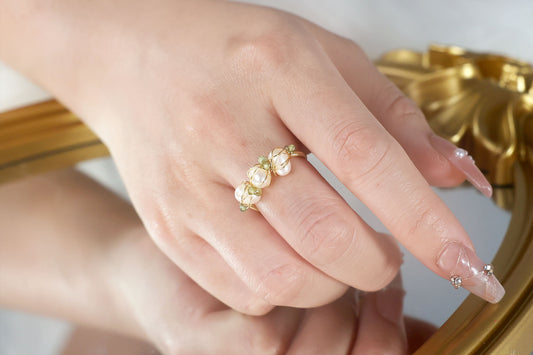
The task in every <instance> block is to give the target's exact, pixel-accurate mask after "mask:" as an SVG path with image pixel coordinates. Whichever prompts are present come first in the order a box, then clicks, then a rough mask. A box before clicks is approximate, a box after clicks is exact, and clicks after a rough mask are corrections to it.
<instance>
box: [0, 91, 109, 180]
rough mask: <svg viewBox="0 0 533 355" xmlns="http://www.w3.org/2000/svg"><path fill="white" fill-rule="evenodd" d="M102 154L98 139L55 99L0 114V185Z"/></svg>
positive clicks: (102, 147)
mask: <svg viewBox="0 0 533 355" xmlns="http://www.w3.org/2000/svg"><path fill="white" fill-rule="evenodd" d="M106 155H109V151H108V150H107V148H106V147H105V146H104V145H103V144H102V142H101V141H100V140H99V139H98V137H97V136H96V135H95V134H94V133H93V132H92V131H91V130H90V129H89V128H88V127H87V126H85V125H84V124H83V123H82V122H81V121H80V120H79V119H78V118H77V117H76V116H75V115H74V114H73V113H71V112H70V111H69V110H67V109H66V108H65V107H64V106H62V105H61V104H60V103H59V102H57V101H55V100H51V101H47V102H43V103H40V104H36V105H32V106H28V107H23V108H20V109H17V110H13V111H9V112H5V113H0V183H2V182H7V181H9V180H13V179H16V178H19V177H23V176H26V175H30V174H36V173H40V172H44V171H47V170H53V169H60V168H66V167H68V166H72V165H74V164H76V163H78V162H80V161H83V160H88V159H92V158H97V157H102V156H106Z"/></svg>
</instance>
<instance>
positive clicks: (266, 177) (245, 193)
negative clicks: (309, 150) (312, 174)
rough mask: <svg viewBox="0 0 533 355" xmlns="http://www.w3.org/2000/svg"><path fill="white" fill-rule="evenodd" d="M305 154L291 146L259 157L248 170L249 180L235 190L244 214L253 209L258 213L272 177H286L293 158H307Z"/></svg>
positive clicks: (276, 149) (275, 149)
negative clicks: (262, 197) (259, 203)
mask: <svg viewBox="0 0 533 355" xmlns="http://www.w3.org/2000/svg"><path fill="white" fill-rule="evenodd" d="M305 156H306V155H305V153H302V152H299V151H296V146H295V145H294V144H290V145H288V146H286V147H285V148H274V149H273V150H272V151H271V152H270V153H269V154H268V157H265V156H261V157H259V159H257V160H258V162H259V164H256V165H254V166H252V167H251V168H250V169H248V173H247V175H248V180H244V181H243V182H241V184H240V185H239V186H238V187H237V188H236V189H235V198H236V199H237V201H239V203H240V209H241V211H242V212H244V211H246V210H247V209H249V208H251V209H253V210H256V211H257V208H256V207H255V204H256V203H257V202H259V200H260V199H261V196H262V194H263V189H264V188H265V187H268V186H270V183H271V182H272V175H277V176H285V175H287V174H289V173H290V172H291V158H292V157H302V158H305Z"/></svg>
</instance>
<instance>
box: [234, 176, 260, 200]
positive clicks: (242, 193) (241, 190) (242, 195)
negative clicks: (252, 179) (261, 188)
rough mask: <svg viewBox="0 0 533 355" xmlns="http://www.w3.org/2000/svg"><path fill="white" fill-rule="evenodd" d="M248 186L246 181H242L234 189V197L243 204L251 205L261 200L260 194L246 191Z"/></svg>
mask: <svg viewBox="0 0 533 355" xmlns="http://www.w3.org/2000/svg"><path fill="white" fill-rule="evenodd" d="M250 186H251V185H250V183H249V182H248V181H243V182H241V184H240V185H239V186H237V188H236V189H235V199H236V200H237V201H239V202H240V203H242V204H243V205H253V204H256V203H257V202H259V200H261V196H257V195H250V193H248V188H249V187H250Z"/></svg>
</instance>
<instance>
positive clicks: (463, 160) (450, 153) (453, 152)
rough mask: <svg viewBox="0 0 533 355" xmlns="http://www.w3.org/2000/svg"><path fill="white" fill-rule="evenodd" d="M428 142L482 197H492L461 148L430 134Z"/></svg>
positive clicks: (490, 188) (481, 175)
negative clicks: (463, 175)
mask: <svg viewBox="0 0 533 355" xmlns="http://www.w3.org/2000/svg"><path fill="white" fill-rule="evenodd" d="M429 141H430V143H431V145H432V146H433V148H435V150H436V151H438V152H439V153H440V154H442V155H443V156H444V157H445V158H446V159H448V161H450V163H452V164H453V165H454V166H455V167H456V168H457V169H459V170H461V171H462V172H463V174H465V176H466V179H467V180H468V181H469V182H470V183H471V184H472V185H473V186H474V187H475V188H476V189H478V190H479V191H480V192H481V193H482V194H483V195H485V196H487V197H491V196H492V186H491V184H490V182H488V180H487V179H486V178H485V175H483V173H482V172H481V170H479V168H478V167H477V166H476V163H475V161H474V159H473V158H472V157H471V156H470V155H468V152H467V151H466V150H464V149H462V148H457V147H456V146H455V145H454V144H453V143H450V142H448V141H447V140H446V139H444V138H442V137H439V136H437V135H436V134H432V135H431V136H430V137H429Z"/></svg>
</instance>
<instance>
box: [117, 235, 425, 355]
mask: <svg viewBox="0 0 533 355" xmlns="http://www.w3.org/2000/svg"><path fill="white" fill-rule="evenodd" d="M123 239H124V240H123V241H122V242H121V243H117V244H115V245H118V246H119V247H118V248H116V249H115V251H114V252H113V253H111V255H113V258H114V260H115V262H114V263H112V264H111V268H110V272H109V275H110V282H109V283H110V284H111V285H113V286H114V288H115V289H116V291H115V292H114V294H115V297H116V302H120V303H121V304H123V305H125V308H126V312H127V313H129V314H131V315H133V316H134V318H135V321H134V322H129V323H126V324H124V327H125V328H122V329H119V331H124V329H128V328H131V327H132V324H135V326H139V327H140V328H141V329H142V331H143V332H144V333H143V332H141V333H140V334H142V335H141V336H142V337H143V338H145V339H147V340H150V341H151V342H153V344H155V345H156V346H157V347H158V348H159V349H160V350H161V351H162V352H163V353H165V354H221V353H224V354H373V353H376V354H405V353H413V352H414V351H415V350H416V349H417V348H418V347H419V346H420V345H422V344H423V343H424V342H425V341H426V339H427V338H428V337H429V336H430V335H431V334H432V333H433V332H434V330H435V328H434V327H433V326H431V325H429V324H427V323H424V322H421V321H419V320H415V319H412V318H409V317H406V318H404V316H403V312H402V307H403V296H404V291H403V289H402V283H401V278H400V277H399V276H398V277H397V278H396V279H395V280H394V281H393V282H392V283H391V284H390V285H389V286H388V287H387V288H386V289H384V290H380V291H378V292H373V293H358V291H355V290H353V289H350V290H348V291H347V292H346V293H345V294H344V296H343V297H341V298H340V299H338V300H337V301H335V302H333V303H331V304H329V305H325V306H322V307H318V308H313V309H296V308H286V307H277V308H274V309H273V310H272V311H271V312H270V313H268V314H267V315H264V316H246V315H243V314H240V313H237V312H235V311H234V310H232V309H228V308H227V306H225V305H223V304H222V303H220V302H219V301H218V300H216V299H215V298H213V297H212V296H210V295H209V294H208V293H206V292H205V291H204V290H202V289H201V288H200V287H199V286H198V285H196V284H195V283H194V282H193V281H192V280H191V279H190V278H189V277H187V275H185V274H184V273H183V272H182V271H180V270H179V269H178V268H177V267H176V266H175V265H173V264H172V262H171V261H170V260H168V259H167V258H166V257H165V256H164V255H163V254H162V253H161V251H160V250H158V248H157V247H156V246H155V245H154V244H153V242H152V241H151V240H150V239H149V238H148V236H147V235H146V233H145V232H144V231H143V230H141V229H139V230H138V231H137V232H132V233H130V235H129V236H128V237H127V238H123ZM140 260H143V261H144V262H139V261H140ZM406 328H407V329H406Z"/></svg>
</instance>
